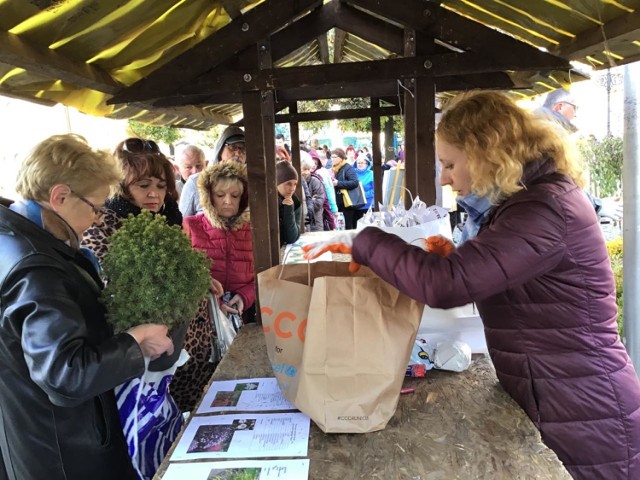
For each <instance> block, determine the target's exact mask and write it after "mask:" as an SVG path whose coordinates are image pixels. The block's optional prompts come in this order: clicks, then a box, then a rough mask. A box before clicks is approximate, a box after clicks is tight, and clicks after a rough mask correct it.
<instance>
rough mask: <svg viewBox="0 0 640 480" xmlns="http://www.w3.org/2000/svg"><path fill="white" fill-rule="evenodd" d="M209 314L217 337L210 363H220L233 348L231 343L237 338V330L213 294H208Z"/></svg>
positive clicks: (214, 340)
mask: <svg viewBox="0 0 640 480" xmlns="http://www.w3.org/2000/svg"><path fill="white" fill-rule="evenodd" d="M208 303H209V313H210V315H211V320H212V321H213V327H214V329H215V331H216V336H215V337H213V338H212V339H211V358H210V360H209V361H210V362H212V363H218V362H219V361H220V360H222V357H223V356H224V354H225V353H226V352H227V350H228V349H229V346H231V342H233V339H234V338H236V329H235V328H234V326H233V323H232V322H231V320H229V318H228V317H227V316H226V315H225V313H224V312H223V311H222V310H221V309H220V304H219V303H218V299H217V298H216V297H214V296H213V295H212V294H211V293H209V294H208Z"/></svg>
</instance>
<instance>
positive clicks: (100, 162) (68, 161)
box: [16, 134, 122, 201]
mask: <svg viewBox="0 0 640 480" xmlns="http://www.w3.org/2000/svg"><path fill="white" fill-rule="evenodd" d="M121 179H122V170H121V168H120V166H119V165H118V162H117V161H116V159H115V158H113V155H111V153H109V152H107V151H106V150H94V149H93V148H91V147H90V146H89V145H88V144H87V141H86V140H85V139H84V138H83V137H81V136H80V135H75V134H67V135H53V136H51V137H49V138H47V139H46V140H43V141H42V142H40V143H39V144H38V145H36V146H35V148H34V149H33V150H32V151H31V153H30V154H29V156H28V157H27V158H26V159H25V160H24V162H23V163H22V166H21V167H20V170H19V172H18V178H17V181H16V191H17V192H18V193H19V194H20V195H21V196H22V197H23V198H25V199H27V200H39V201H48V200H49V195H50V193H51V189H52V188H53V187H54V186H55V185H60V184H64V185H69V186H70V187H71V188H72V189H73V190H74V191H75V192H77V193H78V194H80V195H88V194H90V193H92V192H94V191H95V190H96V189H98V188H100V187H102V186H109V187H110V188H111V187H113V186H114V185H116V184H117V183H118V182H119V181H120V180H121Z"/></svg>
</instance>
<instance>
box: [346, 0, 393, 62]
mask: <svg viewBox="0 0 640 480" xmlns="http://www.w3.org/2000/svg"><path fill="white" fill-rule="evenodd" d="M337 7H338V8H337V9H336V25H335V26H336V28H339V29H340V30H342V31H345V32H349V33H353V34H354V35H356V36H358V37H360V38H362V39H364V40H366V41H368V42H371V43H373V44H375V45H378V46H380V47H382V48H384V49H386V50H389V51H390V52H393V53H398V54H401V53H402V47H403V45H402V29H401V28H398V27H396V26H394V25H392V24H390V23H388V22H385V21H384V20H380V19H379V18H377V17H374V16H372V15H368V14H366V13H364V12H363V11H362V10H358V9H357V8H353V7H351V6H349V5H348V4H346V3H343V2H340V3H338V4H337Z"/></svg>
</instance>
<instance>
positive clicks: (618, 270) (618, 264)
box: [607, 237, 624, 337]
mask: <svg viewBox="0 0 640 480" xmlns="http://www.w3.org/2000/svg"><path fill="white" fill-rule="evenodd" d="M607 251H608V252H609V259H610V260H611V269H612V270H613V276H614V278H615V281H616V303H617V304H618V333H619V334H620V337H622V334H623V332H624V329H623V327H624V318H623V311H622V304H623V301H622V300H623V288H622V287H623V285H622V283H623V276H622V273H623V272H622V253H623V246H622V238H620V237H618V238H614V239H613V240H610V241H608V242H607Z"/></svg>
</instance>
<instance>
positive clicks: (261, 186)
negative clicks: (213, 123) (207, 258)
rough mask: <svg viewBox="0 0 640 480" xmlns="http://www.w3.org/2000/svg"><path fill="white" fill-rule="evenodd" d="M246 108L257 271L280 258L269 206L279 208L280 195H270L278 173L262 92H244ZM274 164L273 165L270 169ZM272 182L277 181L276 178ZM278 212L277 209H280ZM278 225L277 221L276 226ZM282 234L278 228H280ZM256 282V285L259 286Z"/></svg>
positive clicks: (245, 122)
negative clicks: (266, 137) (268, 152)
mask: <svg viewBox="0 0 640 480" xmlns="http://www.w3.org/2000/svg"><path fill="white" fill-rule="evenodd" d="M242 111H243V115H244V129H245V138H246V145H247V173H248V175H249V185H250V188H249V208H250V211H251V232H252V239H253V263H254V267H255V272H256V274H258V273H260V272H262V271H264V270H266V269H268V268H270V267H272V266H273V265H276V264H277V263H278V261H279V257H273V250H274V249H273V247H272V244H273V243H275V244H276V245H277V246H279V244H280V237H279V235H278V234H276V236H275V237H274V235H273V234H271V233H270V230H271V227H272V226H271V225H270V223H271V221H270V217H269V209H270V208H269V207H270V206H271V205H272V204H273V205H274V206H273V208H274V209H275V208H276V206H277V205H276V202H277V197H274V196H273V195H270V193H271V192H270V191H269V188H268V185H267V175H268V174H269V172H271V175H274V170H275V169H274V168H273V167H272V165H271V163H273V162H269V165H267V161H266V158H265V150H264V142H263V129H262V96H261V93H260V92H244V93H243V94H242ZM269 167H271V168H269ZM272 183H275V181H273V180H272ZM276 212H277V210H276ZM277 226H278V223H277V220H276V227H277ZM276 233H278V231H276ZM257 285H258V284H257V282H256V288H257Z"/></svg>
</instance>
